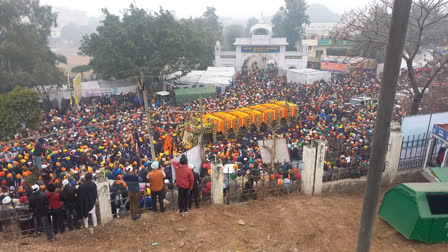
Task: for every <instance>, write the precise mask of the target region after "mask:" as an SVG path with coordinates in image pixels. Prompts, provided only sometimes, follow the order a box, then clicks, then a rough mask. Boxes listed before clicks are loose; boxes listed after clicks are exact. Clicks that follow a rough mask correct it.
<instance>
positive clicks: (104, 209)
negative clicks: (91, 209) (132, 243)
mask: <svg viewBox="0 0 448 252" xmlns="http://www.w3.org/2000/svg"><path fill="white" fill-rule="evenodd" d="M96 175H97V183H96V188H97V192H98V199H97V204H98V206H97V207H98V210H97V211H98V213H99V215H100V216H99V219H100V222H101V225H104V224H106V223H108V222H109V221H111V220H112V219H113V217H112V208H111V205H110V190H109V186H110V185H109V181H108V180H107V178H106V177H103V176H101V175H99V173H97V174H96Z"/></svg>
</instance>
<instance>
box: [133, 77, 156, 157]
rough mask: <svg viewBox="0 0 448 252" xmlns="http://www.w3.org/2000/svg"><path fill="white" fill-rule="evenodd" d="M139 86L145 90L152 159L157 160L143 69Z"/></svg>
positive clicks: (145, 106)
mask: <svg viewBox="0 0 448 252" xmlns="http://www.w3.org/2000/svg"><path fill="white" fill-rule="evenodd" d="M138 86H139V88H140V90H142V91H143V106H144V110H145V115H146V126H147V129H148V134H149V141H150V146H151V161H155V160H156V151H155V150H154V136H153V132H152V123H151V117H150V116H149V111H148V95H147V93H146V89H145V83H144V77H143V72H142V71H140V81H139V83H138ZM137 141H138V139H137Z"/></svg>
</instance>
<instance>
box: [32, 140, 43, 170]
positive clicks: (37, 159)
mask: <svg viewBox="0 0 448 252" xmlns="http://www.w3.org/2000/svg"><path fill="white" fill-rule="evenodd" d="M44 142H45V140H44V139H43V138H40V139H39V140H38V141H37V144H36V147H34V152H33V157H34V164H35V165H36V166H37V168H39V170H40V169H42V154H44V148H43V146H42V145H43V144H44Z"/></svg>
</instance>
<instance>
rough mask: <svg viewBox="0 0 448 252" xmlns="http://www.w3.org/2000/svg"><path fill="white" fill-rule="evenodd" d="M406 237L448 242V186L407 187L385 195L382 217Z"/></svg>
mask: <svg viewBox="0 0 448 252" xmlns="http://www.w3.org/2000/svg"><path fill="white" fill-rule="evenodd" d="M378 214H379V215H380V216H381V218H383V219H384V220H385V221H386V222H387V223H389V224H390V225H391V226H392V227H394V228H395V229H396V230H398V231H399V232H400V233H401V234H402V235H403V236H404V237H406V238H407V239H410V240H417V241H421V242H424V243H439V242H447V241H448V182H439V183H404V184H400V185H398V186H396V187H394V188H393V189H391V190H390V191H388V192H387V193H386V194H385V195H384V199H383V202H382V204H381V207H380V210H379V213H378Z"/></svg>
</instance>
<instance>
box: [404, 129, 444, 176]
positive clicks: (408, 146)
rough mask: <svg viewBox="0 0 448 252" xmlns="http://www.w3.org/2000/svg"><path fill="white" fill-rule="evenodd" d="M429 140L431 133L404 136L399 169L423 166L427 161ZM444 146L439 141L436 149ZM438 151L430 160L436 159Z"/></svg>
mask: <svg viewBox="0 0 448 252" xmlns="http://www.w3.org/2000/svg"><path fill="white" fill-rule="evenodd" d="M429 140H431V134H426V133H425V134H419V135H413V136H407V137H406V138H403V143H402V144H401V153H400V161H399V163H398V169H399V170H402V169H409V168H416V167H422V166H423V165H424V162H425V158H426V152H427V149H428V144H429ZM441 146H442V143H441V142H438V143H437V144H436V146H435V149H436V150H437V149H439V148H440V147H441ZM436 158H437V153H435V154H433V155H432V156H431V160H430V161H435V159H436Z"/></svg>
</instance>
